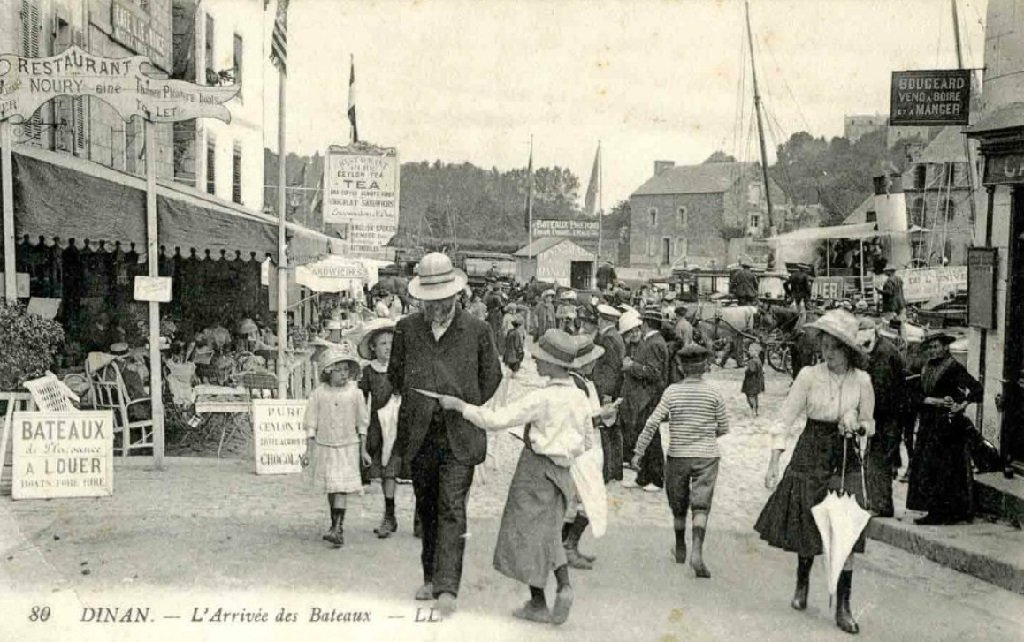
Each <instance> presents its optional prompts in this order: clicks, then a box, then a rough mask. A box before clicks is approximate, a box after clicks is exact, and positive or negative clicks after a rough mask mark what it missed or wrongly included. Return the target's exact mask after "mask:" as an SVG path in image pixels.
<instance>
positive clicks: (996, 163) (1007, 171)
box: [981, 153, 1024, 185]
mask: <svg viewBox="0 0 1024 642" xmlns="http://www.w3.org/2000/svg"><path fill="white" fill-rule="evenodd" d="M981 182H982V183H983V184H985V185H1011V184H1013V183H1024V154H1019V153H1018V154H1003V155H1000V156H986V157H985V171H984V174H983V175H982V177H981Z"/></svg>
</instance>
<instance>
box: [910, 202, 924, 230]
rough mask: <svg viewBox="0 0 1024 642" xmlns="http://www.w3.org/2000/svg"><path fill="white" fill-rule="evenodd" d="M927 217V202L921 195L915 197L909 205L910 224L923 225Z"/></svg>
mask: <svg viewBox="0 0 1024 642" xmlns="http://www.w3.org/2000/svg"><path fill="white" fill-rule="evenodd" d="M927 219H928V203H927V202H926V201H925V198H924V197H923V196H918V197H916V198H915V199H914V200H913V202H912V203H911V206H910V224H911V225H917V226H918V227H925V222H926V221H927Z"/></svg>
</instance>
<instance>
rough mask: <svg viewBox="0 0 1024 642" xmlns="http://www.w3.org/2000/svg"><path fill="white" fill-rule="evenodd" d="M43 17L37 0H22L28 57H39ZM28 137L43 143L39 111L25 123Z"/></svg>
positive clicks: (24, 46)
mask: <svg viewBox="0 0 1024 642" xmlns="http://www.w3.org/2000/svg"><path fill="white" fill-rule="evenodd" d="M42 28H43V26H42V18H41V16H40V12H39V5H38V4H37V2H36V0H21V51H22V55H23V56H25V57H26V58H38V57H39V38H40V32H41V31H42ZM25 134H26V138H30V139H31V140H33V141H35V143H36V144H42V137H43V115H42V114H41V113H39V112H38V111H37V112H36V113H34V114H33V115H32V117H31V118H29V119H28V122H27V123H26V124H25Z"/></svg>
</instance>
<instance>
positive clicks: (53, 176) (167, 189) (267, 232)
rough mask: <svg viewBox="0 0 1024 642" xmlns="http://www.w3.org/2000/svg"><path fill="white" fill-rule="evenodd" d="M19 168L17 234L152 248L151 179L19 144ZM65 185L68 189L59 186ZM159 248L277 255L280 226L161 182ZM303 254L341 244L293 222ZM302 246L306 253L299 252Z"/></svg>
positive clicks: (51, 241) (294, 236) (214, 253)
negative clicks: (148, 227) (148, 222)
mask: <svg viewBox="0 0 1024 642" xmlns="http://www.w3.org/2000/svg"><path fill="white" fill-rule="evenodd" d="M12 157H13V164H14V168H13V169H14V172H13V178H14V217H15V223H14V229H15V235H16V236H18V237H19V238H22V239H26V238H27V239H29V240H31V241H32V242H37V241H38V242H42V243H45V244H47V245H49V244H55V245H61V246H66V245H68V244H70V243H71V242H72V241H74V243H75V244H76V245H78V246H82V247H84V246H88V245H93V244H98V243H99V242H101V241H102V242H105V243H104V245H105V246H106V247H108V248H109V249H111V250H113V248H114V247H115V245H116V244H117V243H120V244H121V245H122V246H123V247H125V248H127V247H129V246H131V245H133V244H134V246H135V248H137V251H139V252H140V253H144V252H145V249H146V181H145V180H144V179H143V178H141V177H137V176H133V175H130V174H125V173H123V172H119V171H116V170H112V169H109V168H107V167H104V166H102V165H99V164H97V163H93V162H90V161H87V160H84V159H80V158H76V157H74V156H71V155H68V154H61V153H56V152H50V151H47V150H43V149H39V148H36V147H32V146H16V147H15V148H14V150H13V154H12ZM54 185H60V186H61V189H54ZM157 217H158V227H159V230H160V232H159V234H160V237H159V244H160V247H161V252H162V253H163V254H166V255H171V254H181V255H183V256H188V255H189V254H192V253H193V252H192V250H197V252H195V254H196V255H198V256H202V255H204V254H206V255H209V256H215V257H216V256H223V255H224V254H230V255H235V254H238V253H242V254H244V255H246V256H255V257H259V258H261V259H262V258H263V257H265V256H270V257H272V258H274V259H275V260H276V257H277V221H276V219H274V218H273V217H271V216H267V215H264V214H262V213H256V212H252V211H250V210H247V209H245V208H243V207H241V206H239V205H236V204H233V203H226V202H224V201H222V200H220V199H218V198H216V197H213V196H211V195H209V194H204V193H202V192H199V191H197V190H195V189H193V188H190V187H187V186H185V185H181V184H179V183H175V182H173V181H166V180H160V181H158V185H157ZM287 228H288V230H289V231H290V233H291V236H292V241H291V246H292V250H290V251H293V252H296V253H297V254H303V255H310V254H315V255H319V254H331V253H332V252H336V251H337V249H338V248H339V247H340V242H337V241H335V240H334V239H331V238H330V237H328V236H327V235H325V234H322V233H320V232H316V231H314V230H310V229H308V228H305V227H302V226H300V225H297V224H294V223H288V224H287ZM300 248H301V249H300Z"/></svg>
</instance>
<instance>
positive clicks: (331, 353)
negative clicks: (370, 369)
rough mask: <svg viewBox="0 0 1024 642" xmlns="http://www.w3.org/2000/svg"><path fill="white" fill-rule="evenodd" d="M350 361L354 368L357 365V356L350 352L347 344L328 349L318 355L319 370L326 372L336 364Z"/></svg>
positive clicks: (349, 345)
mask: <svg viewBox="0 0 1024 642" xmlns="http://www.w3.org/2000/svg"><path fill="white" fill-rule="evenodd" d="M343 361H350V362H352V363H354V364H356V366H358V365H359V356H358V355H356V353H355V352H354V351H353V350H352V346H351V344H349V343H348V342H345V343H341V344H339V345H338V347H336V348H328V349H327V350H324V353H323V354H322V355H320V369H321V370H326V369H328V368H330V367H331V366H333V365H334V364H336V363H341V362H343Z"/></svg>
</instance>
